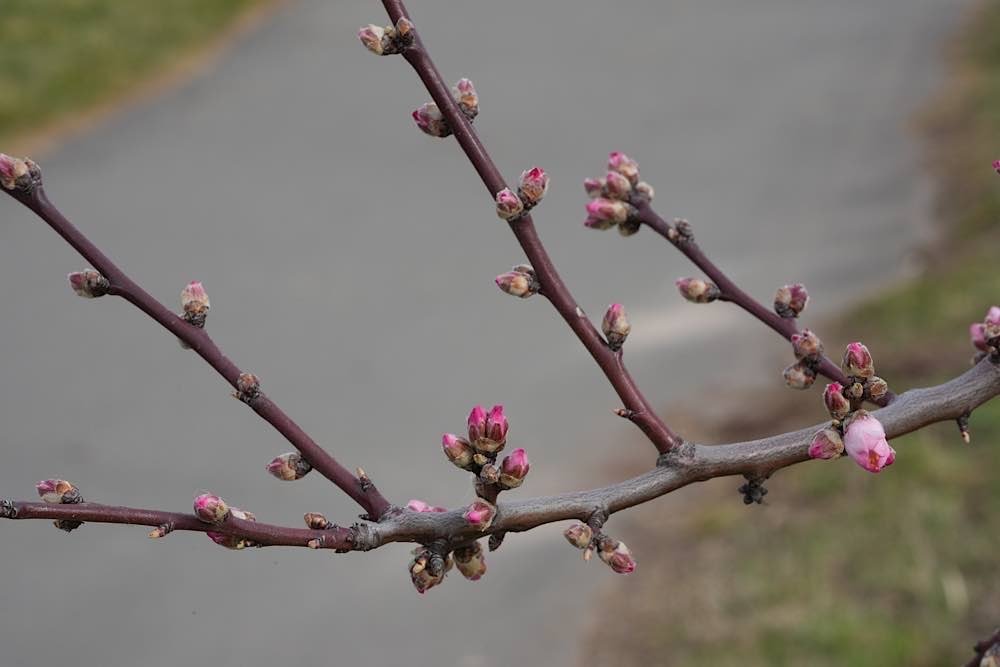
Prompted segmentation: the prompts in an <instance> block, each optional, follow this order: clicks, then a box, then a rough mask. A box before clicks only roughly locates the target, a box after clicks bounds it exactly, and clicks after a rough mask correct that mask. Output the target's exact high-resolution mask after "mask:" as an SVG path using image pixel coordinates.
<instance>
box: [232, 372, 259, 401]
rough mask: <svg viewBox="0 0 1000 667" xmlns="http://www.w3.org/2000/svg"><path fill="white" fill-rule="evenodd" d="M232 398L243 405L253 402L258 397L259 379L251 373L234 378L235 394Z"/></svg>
mask: <svg viewBox="0 0 1000 667" xmlns="http://www.w3.org/2000/svg"><path fill="white" fill-rule="evenodd" d="M233 396H235V397H236V398H238V399H239V400H241V401H243V402H244V403H249V402H250V401H252V400H254V399H255V398H257V397H258V396H260V379H259V378H258V377H257V376H256V375H254V374H253V373H240V376H239V377H238V378H236V392H235V393H234V394H233Z"/></svg>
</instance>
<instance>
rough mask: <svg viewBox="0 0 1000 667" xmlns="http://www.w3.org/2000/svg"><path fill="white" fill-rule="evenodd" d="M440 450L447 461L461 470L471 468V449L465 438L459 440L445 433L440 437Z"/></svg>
mask: <svg viewBox="0 0 1000 667" xmlns="http://www.w3.org/2000/svg"><path fill="white" fill-rule="evenodd" d="M441 448H442V449H443V450H444V455H445V456H447V457H448V460H449V461H451V462H452V463H454V464H455V465H456V466H458V467H459V468H461V469H462V470H468V469H469V468H470V467H471V466H472V455H473V453H474V452H473V451H472V447H470V446H469V442H468V441H467V440H466V439H465V438H460V437H459V436H457V435H455V434H453V433H445V434H444V435H443V436H441Z"/></svg>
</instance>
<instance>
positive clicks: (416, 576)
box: [410, 553, 444, 595]
mask: <svg viewBox="0 0 1000 667" xmlns="http://www.w3.org/2000/svg"><path fill="white" fill-rule="evenodd" d="M428 564H429V555H428V554H427V553H421V554H419V555H417V557H416V558H414V560H413V562H412V563H411V564H410V581H412V582H413V587H414V588H416V589H417V592H418V593H420V594H421V595H423V594H424V593H426V592H427V591H429V590H430V589H432V588H434V587H435V586H437V585H438V584H440V583H441V582H442V581H444V569H443V568H442V570H441V571H440V572H437V573H435V572H432V568H430V567H428Z"/></svg>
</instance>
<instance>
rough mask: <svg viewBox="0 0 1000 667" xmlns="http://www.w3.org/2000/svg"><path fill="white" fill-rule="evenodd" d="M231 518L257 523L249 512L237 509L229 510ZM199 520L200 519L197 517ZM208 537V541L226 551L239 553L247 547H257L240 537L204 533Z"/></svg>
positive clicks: (255, 518)
mask: <svg viewBox="0 0 1000 667" xmlns="http://www.w3.org/2000/svg"><path fill="white" fill-rule="evenodd" d="M230 511H231V513H232V516H233V517H234V518H236V519H242V520H243V521H257V517H256V516H254V515H253V514H252V513H251V512H247V511H246V510H241V509H240V508H239V507H233V508H230ZM199 518H201V517H199ZM205 534H206V535H208V537H209V539H210V540H212V541H213V542H215V543H216V544H218V545H219V546H220V547H226V548H227V549H233V550H234V551H239V550H240V549H246V548H247V547H252V546H257V545H256V544H255V543H254V542H252V541H251V540H248V539H246V538H245V537H240V536H238V535H227V534H226V533H215V532H212V531H208V532H206V533H205Z"/></svg>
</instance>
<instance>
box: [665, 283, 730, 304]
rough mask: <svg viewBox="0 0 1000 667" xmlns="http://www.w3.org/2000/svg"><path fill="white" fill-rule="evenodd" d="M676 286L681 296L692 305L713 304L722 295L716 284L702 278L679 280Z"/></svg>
mask: <svg viewBox="0 0 1000 667" xmlns="http://www.w3.org/2000/svg"><path fill="white" fill-rule="evenodd" d="M674 285H676V286H677V290H678V291H679V292H680V293H681V296H683V297H684V298H685V299H687V300H688V301H690V302H692V303H711V302H712V301H715V300H716V299H718V298H719V295H720V292H719V288H718V287H717V286H716V285H715V283H713V282H710V281H707V280H701V279H700V278H678V279H677V280H675V281H674Z"/></svg>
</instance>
